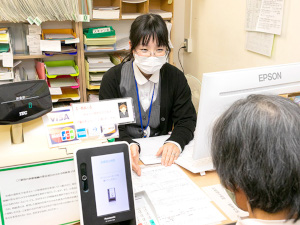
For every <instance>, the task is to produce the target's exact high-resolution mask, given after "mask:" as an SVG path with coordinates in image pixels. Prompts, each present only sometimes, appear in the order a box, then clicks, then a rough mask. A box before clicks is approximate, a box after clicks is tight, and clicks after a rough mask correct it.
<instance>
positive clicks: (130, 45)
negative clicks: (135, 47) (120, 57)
mask: <svg viewBox="0 0 300 225" xmlns="http://www.w3.org/2000/svg"><path fill="white" fill-rule="evenodd" d="M131 47H132V44H131V41H129V49H131Z"/></svg>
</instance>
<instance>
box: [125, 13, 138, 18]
mask: <svg viewBox="0 0 300 225" xmlns="http://www.w3.org/2000/svg"><path fill="white" fill-rule="evenodd" d="M140 15H142V13H122V19H136V18H137V17H138V16H140Z"/></svg>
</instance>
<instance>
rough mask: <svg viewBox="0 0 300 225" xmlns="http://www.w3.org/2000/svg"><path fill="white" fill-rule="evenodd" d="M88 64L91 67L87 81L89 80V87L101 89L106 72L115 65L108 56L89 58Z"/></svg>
mask: <svg viewBox="0 0 300 225" xmlns="http://www.w3.org/2000/svg"><path fill="white" fill-rule="evenodd" d="M87 62H88V65H89V74H88V75H87V79H89V85H91V86H93V87H90V89H99V88H100V85H101V81H102V78H103V75H104V72H106V71H107V70H109V69H110V68H111V67H113V66H114V64H113V63H112V62H111V61H110V57H109V56H108V55H102V56H97V57H88V58H87Z"/></svg>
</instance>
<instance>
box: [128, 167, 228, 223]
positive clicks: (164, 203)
mask: <svg viewBox="0 0 300 225" xmlns="http://www.w3.org/2000/svg"><path fill="white" fill-rule="evenodd" d="M133 186H134V189H135V191H136V192H138V191H143V190H145V191H146V192H147V194H148V196H149V199H150V201H151V202H152V204H153V206H154V208H155V211H156V213H157V217H158V222H159V224H163V225H182V224H191V225H194V224H195V225H196V224H197V225H199V224H200V225H202V224H203V225H204V224H215V223H217V222H220V221H222V220H225V219H226V218H225V217H224V216H223V215H222V214H221V213H220V212H219V211H218V210H217V209H216V208H215V207H214V206H213V204H212V203H211V202H210V199H209V198H208V197H207V196H206V195H205V194H204V192H203V191H202V190H201V189H200V188H199V187H198V186H196V185H195V184H194V183H193V182H192V181H191V180H190V179H189V178H188V176H187V175H186V174H185V173H184V172H183V171H182V170H181V169H180V168H179V167H178V166H176V165H172V166H170V167H164V166H155V167H150V168H144V169H142V175H141V176H140V177H138V176H137V175H136V174H134V175H133Z"/></svg>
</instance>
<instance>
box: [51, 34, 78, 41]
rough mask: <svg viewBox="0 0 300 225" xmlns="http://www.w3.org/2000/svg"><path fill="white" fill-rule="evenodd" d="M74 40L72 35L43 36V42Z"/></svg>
mask: <svg viewBox="0 0 300 225" xmlns="http://www.w3.org/2000/svg"><path fill="white" fill-rule="evenodd" d="M74 38H75V37H74V36H73V35H72V34H51V33H50V34H45V40H66V39H74Z"/></svg>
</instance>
